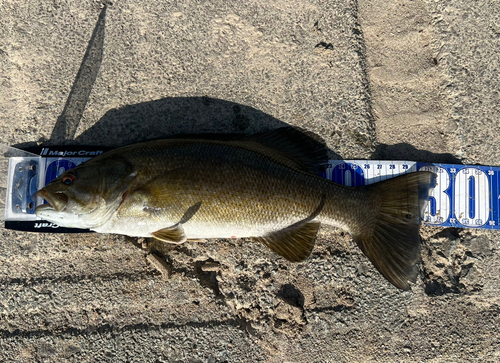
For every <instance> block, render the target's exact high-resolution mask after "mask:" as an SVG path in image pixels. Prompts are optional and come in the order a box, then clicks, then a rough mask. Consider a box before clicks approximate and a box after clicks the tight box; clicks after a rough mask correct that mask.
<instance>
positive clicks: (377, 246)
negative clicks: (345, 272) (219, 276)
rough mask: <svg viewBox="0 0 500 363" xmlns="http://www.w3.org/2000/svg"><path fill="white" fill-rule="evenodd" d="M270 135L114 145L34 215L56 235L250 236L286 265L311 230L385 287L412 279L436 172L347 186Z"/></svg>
mask: <svg viewBox="0 0 500 363" xmlns="http://www.w3.org/2000/svg"><path fill="white" fill-rule="evenodd" d="M311 140H312V139H311V137H310V135H309V134H307V133H305V132H304V131H302V130H298V129H295V128H280V129H277V130H273V131H269V132H266V133H261V134H257V135H253V136H244V137H238V138H237V137H227V138H224V137H222V138H209V137H196V136H193V137H174V138H169V139H159V140H152V141H146V142H141V143H136V144H131V145H128V146H123V147H120V148H117V149H114V150H111V151H108V152H106V153H104V154H101V155H99V156H97V157H94V158H92V159H91V160H89V161H87V162H85V163H83V164H81V165H79V166H76V167H75V168H73V169H71V170H67V171H65V172H64V173H63V174H61V175H60V176H59V177H58V178H56V179H55V180H53V181H52V182H50V183H49V184H47V185H46V186H45V187H43V188H42V189H41V190H40V191H38V192H37V195H38V196H39V197H42V198H43V199H45V200H46V201H47V203H45V204H42V205H39V206H37V207H36V211H35V213H36V215H37V216H38V217H40V218H42V219H44V220H47V221H49V222H52V223H55V224H57V225H59V226H62V227H73V228H83V229H90V230H92V231H95V232H99V233H115V234H122V235H128V236H133V237H153V238H156V239H158V240H160V241H163V242H167V243H174V244H182V243H184V242H186V241H190V240H200V239H211V238H250V239H251V240H252V241H254V242H257V243H262V244H264V245H265V246H267V247H269V248H270V249H271V250H273V251H274V252H276V253H277V254H278V255H280V256H282V257H284V258H285V259H287V260H289V261H291V262H301V261H304V260H305V259H306V258H307V257H308V256H309V255H310V254H311V252H312V250H313V247H314V245H315V240H316V237H317V233H318V230H319V228H320V226H321V225H323V224H324V225H330V226H334V227H339V228H341V229H343V230H346V231H348V232H349V233H350V234H351V236H352V238H353V240H354V241H355V242H356V243H357V245H358V246H359V248H360V249H361V250H362V252H363V253H364V254H365V255H366V256H367V257H368V259H369V260H370V261H371V262H372V263H373V265H374V266H375V268H376V269H377V270H378V271H379V272H380V273H381V274H382V275H383V276H384V277H385V278H386V279H387V280H388V281H389V282H390V283H392V284H393V285H394V286H396V287H397V288H399V289H402V290H409V289H410V282H415V281H416V277H417V274H418V268H417V263H418V262H419V257H420V234H419V228H420V220H421V216H422V213H423V211H424V209H425V207H426V205H427V201H428V197H429V193H430V190H431V188H432V187H433V186H434V185H435V178H436V176H435V174H434V173H432V172H427V171H420V172H412V173H408V174H404V175H401V176H397V177H395V178H392V179H389V180H385V181H382V182H378V183H375V184H371V185H368V186H359V187H347V186H343V185H340V184H336V183H334V182H331V181H329V180H327V179H325V178H322V177H321V176H319V175H318V174H317V172H318V170H320V169H321V168H322V167H324V161H325V155H326V154H325V150H326V148H325V147H324V146H321V147H318V146H317V143H311Z"/></svg>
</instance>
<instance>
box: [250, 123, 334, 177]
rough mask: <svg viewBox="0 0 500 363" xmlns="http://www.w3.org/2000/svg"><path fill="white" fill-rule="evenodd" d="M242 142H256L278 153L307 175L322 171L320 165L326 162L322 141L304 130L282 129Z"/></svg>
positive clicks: (253, 136)
mask: <svg viewBox="0 0 500 363" xmlns="http://www.w3.org/2000/svg"><path fill="white" fill-rule="evenodd" d="M244 140H245V141H254V142H257V143H259V144H261V145H263V146H265V147H266V148H269V149H272V150H273V151H275V152H278V153H279V154H281V156H283V157H285V158H287V159H288V160H290V161H292V162H293V163H294V164H295V165H296V167H297V168H298V169H300V170H302V171H306V172H309V173H314V174H316V173H318V172H320V171H322V166H321V165H324V164H325V163H327V162H328V152H327V148H326V146H325V143H324V142H323V140H320V139H319V137H318V136H316V135H314V134H312V133H311V132H309V131H306V130H301V129H298V128H293V127H282V128H279V129H276V130H272V131H268V132H264V133H260V134H256V135H252V136H249V137H246V138H245V139H244ZM261 152H262V150H261ZM264 154H265V152H264Z"/></svg>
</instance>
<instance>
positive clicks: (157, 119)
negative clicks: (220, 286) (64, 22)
mask: <svg viewBox="0 0 500 363" xmlns="http://www.w3.org/2000/svg"><path fill="white" fill-rule="evenodd" d="M106 11H107V5H105V6H104V8H103V9H102V11H101V13H100V15H99V18H98V20H97V23H96V26H95V28H94V31H93V33H92V36H91V38H90V41H89V44H88V46H87V50H86V52H85V55H84V57H83V60H82V63H81V65H80V69H79V71H78V74H77V76H76V78H75V82H74V84H73V87H72V89H71V92H70V94H69V96H68V99H67V101H66V105H65V107H64V110H63V112H62V114H61V116H60V117H59V118H58V120H57V122H56V125H55V126H54V130H53V131H52V134H51V137H50V140H47V141H45V142H43V145H44V146H50V145H71V144H73V145H93V146H108V147H119V146H123V145H126V144H131V143H136V142H141V141H146V140H152V139H158V138H166V137H171V136H173V135H180V134H190V135H196V134H207V133H212V134H246V135H249V134H254V133H259V132H264V131H269V130H273V129H277V128H280V127H286V126H290V125H288V124H286V123H284V122H282V121H280V120H278V119H276V118H275V117H273V116H271V115H268V114H266V113H265V112H262V111H260V110H257V109H255V108H253V107H250V106H246V105H241V104H238V103H235V102H230V101H225V100H220V99H215V98H210V97H167V98H163V99H159V100H153V101H147V102H142V103H139V104H134V105H128V106H125V107H122V108H119V109H112V110H109V111H108V112H106V114H105V115H104V116H103V117H102V118H101V119H100V120H99V121H98V122H96V124H95V125H93V126H92V127H91V128H90V129H88V130H86V131H85V132H84V133H83V134H81V135H80V136H78V137H77V138H76V139H75V138H74V136H75V133H76V130H77V128H78V125H79V123H80V119H81V117H82V115H83V112H84V110H85V106H86V104H87V102H88V99H89V97H90V93H91V91H92V87H93V85H94V82H95V80H96V79H97V76H98V73H99V68H100V66H101V63H102V58H103V48H104V35H105V25H106ZM361 40H362V39H361ZM361 43H362V42H361ZM366 89H367V95H368V96H370V93H369V87H368V84H367V86H366ZM368 98H371V97H368ZM308 136H312V138H311V140H313V139H314V140H315V141H316V142H317V141H319V140H320V139H321V138H320V137H317V136H315V135H311V134H309V135H308ZM36 145H37V143H36V142H29V143H23V144H18V145H15V146H16V147H18V148H27V147H31V146H36ZM310 145H311V147H313V146H314V145H316V144H314V143H311V144H310ZM308 146H309V145H308ZM327 151H328V158H330V159H341V157H340V155H338V154H337V153H336V152H335V151H334V150H327ZM371 159H381V160H409V161H423V162H436V163H455V164H459V163H461V161H460V160H459V159H457V158H456V157H454V156H453V155H451V154H435V153H432V152H429V151H426V150H419V149H416V148H415V147H413V146H412V145H410V144H406V143H401V144H395V145H378V146H377V148H376V150H375V152H374V154H373V155H372V157H371Z"/></svg>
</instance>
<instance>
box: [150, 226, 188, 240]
mask: <svg viewBox="0 0 500 363" xmlns="http://www.w3.org/2000/svg"><path fill="white" fill-rule="evenodd" d="M151 236H153V237H154V238H156V239H158V240H160V241H163V242H167V243H173V244H176V245H179V244H181V243H184V242H186V241H187V238H186V234H185V233H184V228H182V224H180V223H178V224H176V225H175V226H172V227H167V228H163V229H160V230H159V231H156V232H153V233H151Z"/></svg>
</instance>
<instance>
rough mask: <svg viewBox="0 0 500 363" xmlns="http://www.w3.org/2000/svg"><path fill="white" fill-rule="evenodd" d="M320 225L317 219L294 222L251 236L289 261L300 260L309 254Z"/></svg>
mask: <svg viewBox="0 0 500 363" xmlns="http://www.w3.org/2000/svg"><path fill="white" fill-rule="evenodd" d="M320 226H321V223H320V222H318V221H311V222H305V223H300V224H294V225H292V226H290V227H287V228H285V229H282V230H279V231H276V232H272V233H269V234H267V235H265V236H263V237H253V240H254V241H257V242H261V243H262V244H264V245H266V246H267V247H269V248H270V249H271V250H273V251H274V252H276V253H277V254H279V255H281V256H283V257H284V258H286V259H287V260H288V261H290V262H301V261H304V260H305V259H306V258H307V257H309V255H310V254H311V252H312V250H313V247H314V242H315V240H316V234H317V233H318V229H319V227H320Z"/></svg>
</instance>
